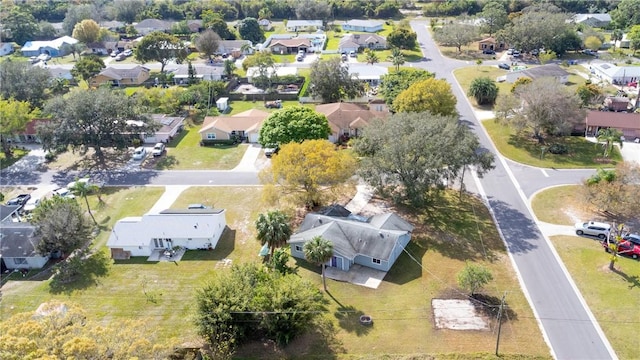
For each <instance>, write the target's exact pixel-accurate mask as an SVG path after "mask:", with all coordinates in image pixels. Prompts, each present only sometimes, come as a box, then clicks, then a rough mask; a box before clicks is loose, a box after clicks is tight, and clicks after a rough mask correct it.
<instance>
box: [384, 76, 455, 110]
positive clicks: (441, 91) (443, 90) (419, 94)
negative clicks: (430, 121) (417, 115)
mask: <svg viewBox="0 0 640 360" xmlns="http://www.w3.org/2000/svg"><path fill="white" fill-rule="evenodd" d="M456 102H457V100H456V97H455V95H453V93H452V92H451V86H450V85H449V83H448V82H447V81H446V80H444V79H434V78H429V79H426V80H421V81H419V82H416V83H414V84H413V85H411V86H409V88H408V89H406V90H404V91H403V92H401V93H400V94H398V97H397V98H396V99H395V100H394V101H393V109H394V110H395V111H397V112H423V111H429V112H431V113H432V114H437V115H445V116H446V115H453V114H455V113H456Z"/></svg>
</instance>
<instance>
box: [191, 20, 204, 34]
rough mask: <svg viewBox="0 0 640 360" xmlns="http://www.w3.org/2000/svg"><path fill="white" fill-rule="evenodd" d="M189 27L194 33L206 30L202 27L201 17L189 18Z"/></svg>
mask: <svg viewBox="0 0 640 360" xmlns="http://www.w3.org/2000/svg"><path fill="white" fill-rule="evenodd" d="M187 27H188V28H189V31H191V32H192V33H199V32H201V31H202V30H204V29H203V27H202V20H200V19H194V20H187Z"/></svg>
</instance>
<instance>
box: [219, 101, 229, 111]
mask: <svg viewBox="0 0 640 360" xmlns="http://www.w3.org/2000/svg"><path fill="white" fill-rule="evenodd" d="M216 107H217V108H218V110H220V112H225V110H227V108H228V107H229V98H228V97H221V98H220V99H218V101H216Z"/></svg>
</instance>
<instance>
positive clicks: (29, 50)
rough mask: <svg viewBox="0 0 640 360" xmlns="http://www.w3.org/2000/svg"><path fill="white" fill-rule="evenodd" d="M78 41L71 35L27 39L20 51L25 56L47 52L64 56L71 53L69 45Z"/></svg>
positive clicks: (55, 55)
mask: <svg viewBox="0 0 640 360" xmlns="http://www.w3.org/2000/svg"><path fill="white" fill-rule="evenodd" d="M76 43H78V40H76V39H74V38H72V37H71V36H62V37H59V38H57V39H55V40H49V41H27V42H26V43H25V44H24V46H22V49H20V51H21V52H22V55H23V56H26V57H31V56H38V55H40V54H47V55H49V56H51V57H58V56H64V55H67V54H68V53H69V50H68V49H66V47H67V46H70V45H73V44H76Z"/></svg>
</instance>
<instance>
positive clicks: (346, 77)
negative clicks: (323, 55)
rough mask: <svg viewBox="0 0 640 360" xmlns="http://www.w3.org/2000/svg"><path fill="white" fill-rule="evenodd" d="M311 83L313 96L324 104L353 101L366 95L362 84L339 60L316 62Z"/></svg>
mask: <svg viewBox="0 0 640 360" xmlns="http://www.w3.org/2000/svg"><path fill="white" fill-rule="evenodd" d="M309 83H310V85H309V87H310V89H311V94H312V95H313V96H314V97H319V98H321V99H322V102H323V103H332V102H337V101H340V100H342V99H345V98H346V99H353V98H355V97H356V96H360V95H362V94H363V93H364V87H363V85H362V83H361V82H360V81H358V79H357V77H354V76H353V75H351V74H349V67H348V65H346V64H344V65H343V64H342V62H341V61H340V59H339V58H331V59H328V60H321V59H318V60H316V61H315V62H314V63H313V65H311V75H310V78H309Z"/></svg>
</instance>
